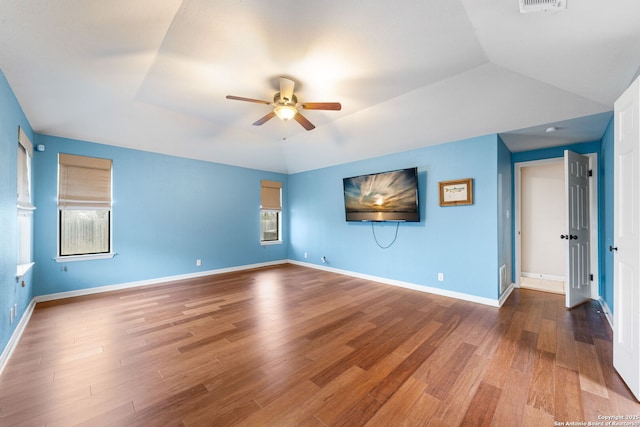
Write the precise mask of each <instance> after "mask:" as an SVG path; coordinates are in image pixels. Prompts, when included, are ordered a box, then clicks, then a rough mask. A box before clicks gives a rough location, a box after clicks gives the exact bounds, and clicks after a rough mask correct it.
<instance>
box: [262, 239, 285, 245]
mask: <svg viewBox="0 0 640 427" xmlns="http://www.w3.org/2000/svg"><path fill="white" fill-rule="evenodd" d="M260 244H261V245H262V246H270V245H281V244H282V240H266V241H261V242H260Z"/></svg>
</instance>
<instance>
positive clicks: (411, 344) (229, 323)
mask: <svg viewBox="0 0 640 427" xmlns="http://www.w3.org/2000/svg"><path fill="white" fill-rule="evenodd" d="M599 310H600V307H599V305H598V304H597V303H595V302H594V303H587V304H585V305H583V306H580V307H578V308H577V309H574V310H572V311H566V310H565V309H564V307H563V297H562V296H561V295H555V294H550V293H541V292H534V291H527V290H516V291H514V293H513V295H511V297H510V298H509V300H508V301H507V302H506V304H505V305H504V306H503V307H502V308H500V309H497V308H492V307H487V306H483V305H479V304H474V303H469V302H464V301H458V300H454V299H449V298H445V297H440V296H436V295H430V294H426V293H421V292H416V291H411V290H407V289H402V288H395V287H391V286H388V285H382V284H378V283H374V282H370V281H366V280H362V279H357V278H352V277H347V276H341V275H338V274H333V273H328V272H324V271H320V270H314V269H309V268H304V267H299V266H294V265H283V266H278V267H272V268H265V269H258V270H252V271H245V272H239V273H230V274H224V275H216V276H210V277H206V278H202V279H197V280H196V279H194V280H189V281H182V282H174V283H168V284H165V285H158V286H150V287H144V288H138V289H135V290H126V291H118V292H112V293H108V294H100V295H94V296H85V297H79V298H73V299H68V300H61V301H55V302H48V303H41V304H38V305H37V307H36V309H35V311H34V313H33V316H32V318H31V321H30V323H29V325H28V326H27V329H26V331H25V334H24V335H23V337H22V339H21V341H20V343H19V345H18V347H17V349H16V350H15V352H14V354H13V356H12V358H11V360H10V362H9V364H8V365H7V367H6V369H5V371H4V373H3V375H2V377H1V378H0V425H2V426H14V425H16V426H44V425H46V426H70V425H86V426H99V425H117V426H200V425H205V426H206V425H214V426H232V425H238V426H365V425H366V426H400V425H406V426H456V425H465V426H467V425H469V426H472V425H473V426H475V425H477V426H484V425H486V426H488V425H494V426H526V425H531V426H553V425H554V422H556V423H558V424H555V425H560V424H559V423H567V422H585V423H587V422H589V421H591V422H597V421H599V418H598V416H607V415H633V414H636V415H637V414H640V405H639V404H638V403H637V402H636V401H635V399H634V398H633V397H632V395H631V393H630V392H629V391H628V389H627V388H626V387H625V385H624V384H623V383H622V381H621V380H620V378H619V377H618V375H617V374H616V372H615V371H614V370H613V368H612V354H611V339H612V334H611V330H610V328H609V325H608V323H607V322H606V319H605V318H604V316H603V315H602V314H601V313H600V311H599Z"/></svg>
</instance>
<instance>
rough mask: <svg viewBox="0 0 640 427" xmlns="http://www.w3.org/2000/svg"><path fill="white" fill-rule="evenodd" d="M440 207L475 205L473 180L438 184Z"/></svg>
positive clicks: (456, 180) (457, 180)
mask: <svg viewBox="0 0 640 427" xmlns="http://www.w3.org/2000/svg"><path fill="white" fill-rule="evenodd" d="M438 186H439V191H438V193H439V194H440V206H461V205H472V204H473V178H465V179H454V180H451V181H440V182H439V183H438Z"/></svg>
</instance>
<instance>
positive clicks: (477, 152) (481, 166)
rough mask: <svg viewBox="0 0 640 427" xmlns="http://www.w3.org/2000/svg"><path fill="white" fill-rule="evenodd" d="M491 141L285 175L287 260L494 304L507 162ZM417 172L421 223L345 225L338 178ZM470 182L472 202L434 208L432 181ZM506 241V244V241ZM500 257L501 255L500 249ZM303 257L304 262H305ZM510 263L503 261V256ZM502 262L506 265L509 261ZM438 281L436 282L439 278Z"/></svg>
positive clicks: (494, 139)
mask: <svg viewBox="0 0 640 427" xmlns="http://www.w3.org/2000/svg"><path fill="white" fill-rule="evenodd" d="M499 145H502V144H501V142H499V141H498V137H497V135H490V136H484V137H478V138H472V139H468V140H464V141H458V142H452V143H448V144H441V145H437V146H432V147H426V148H422V149H418V150H412V151H409V152H404V153H398V154H393V155H388V156H384V157H381V158H375V159H370V160H363V161H359V162H354V163H348V164H343V165H339V166H333V167H329V168H324V169H318V170H314V171H309V172H303V173H298V174H294V175H290V176H289V200H290V211H289V214H290V216H291V223H290V226H291V231H290V241H289V242H290V251H289V258H291V259H293V260H296V261H300V262H308V263H313V264H321V257H323V256H326V257H327V261H328V263H327V264H328V266H329V267H333V268H337V269H340V270H347V271H351V272H355V273H361V274H367V275H373V276H377V277H381V278H385V279H391V280H398V281H402V282H408V283H411V284H414V285H423V286H430V287H434V288H441V289H444V290H447V291H454V292H459V293H464V294H468V295H473V296H478V297H483V298H490V299H497V298H498V296H499V295H498V262H499V260H498V258H499V247H500V246H501V245H499V244H498V238H497V236H498V229H499V225H498V217H499V215H497V209H498V170H499V169H498V159H499V158H500V163H501V167H500V170H505V169H506V170H508V172H507V174H506V175H507V176H504V177H503V178H504V179H505V183H506V184H505V185H506V186H507V187H508V191H507V198H508V203H507V206H510V205H511V200H510V197H511V184H510V179H509V178H508V175H509V174H510V167H511V164H510V159H509V160H507V159H508V157H509V156H508V155H507V154H506V153H505V149H506V148H505V147H502V148H501V149H500V152H501V154H500V155H499V154H498V146H499ZM412 166H417V167H418V174H419V187H420V194H419V197H420V204H421V213H420V214H421V218H422V220H421V222H420V223H402V224H400V226H399V231H398V238H397V241H396V242H395V243H394V244H393V245H392V246H391V247H390V248H388V249H382V248H380V247H379V246H378V245H377V244H376V241H375V239H374V235H373V232H374V231H375V235H376V237H377V239H378V241H379V243H380V245H382V246H385V245H387V244H389V243H390V242H391V241H392V240H393V238H394V235H395V231H396V223H376V224H373V226H372V224H371V223H352V222H349V223H348V222H346V221H345V215H344V200H343V188H342V179H343V178H345V177H349V176H355V175H362V174H367V173H373V172H383V171H389V170H395V169H402V168H406V167H412ZM462 178H473V179H474V203H473V205H470V206H457V207H440V206H439V201H438V182H439V181H445V180H451V179H462ZM509 240H510V239H509ZM500 251H501V253H502V255H504V253H505V252H504V251H508V249H507V248H506V247H502V249H501V250H500ZM305 252H306V253H307V255H308V258H306V259H305V258H304V254H305ZM505 258H507V260H510V257H509V256H507V257H505ZM508 263H509V262H508ZM439 272H441V273H444V279H445V280H444V281H443V282H438V281H437V277H438V273H439Z"/></svg>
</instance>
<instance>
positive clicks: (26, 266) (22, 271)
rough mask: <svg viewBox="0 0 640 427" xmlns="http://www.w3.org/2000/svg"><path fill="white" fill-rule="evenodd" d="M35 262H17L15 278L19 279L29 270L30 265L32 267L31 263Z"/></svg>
mask: <svg viewBox="0 0 640 427" xmlns="http://www.w3.org/2000/svg"><path fill="white" fill-rule="evenodd" d="M34 264H35V262H30V263H28V264H18V268H17V272H16V279H18V280H20V279H22V277H23V276H24V275H25V274H27V273H28V272H29V270H31V267H33V265H34Z"/></svg>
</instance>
